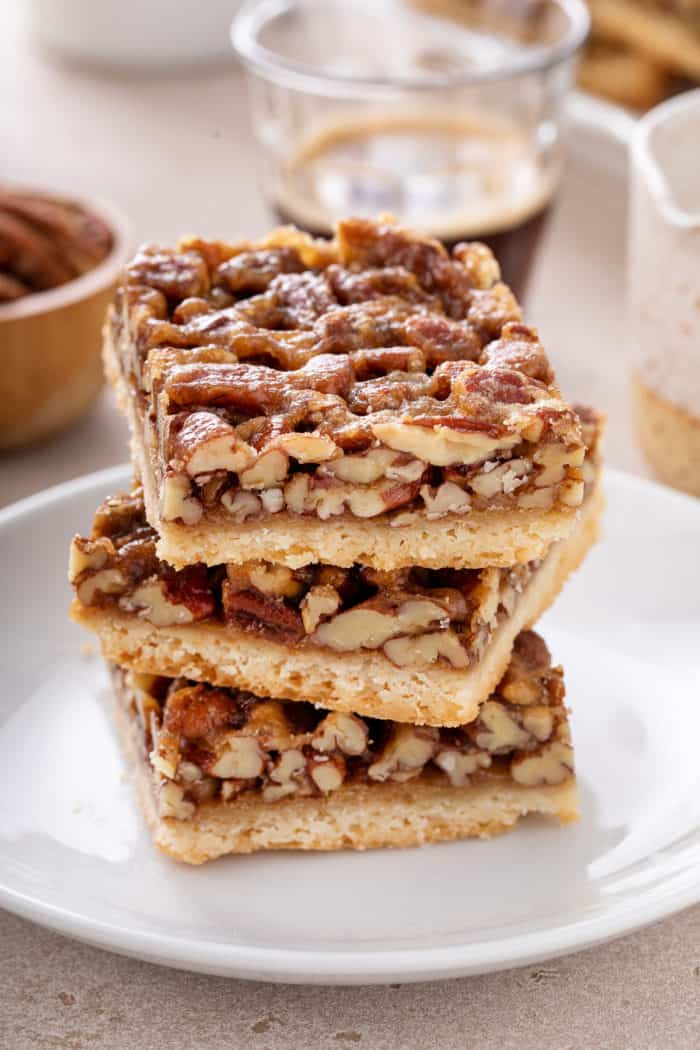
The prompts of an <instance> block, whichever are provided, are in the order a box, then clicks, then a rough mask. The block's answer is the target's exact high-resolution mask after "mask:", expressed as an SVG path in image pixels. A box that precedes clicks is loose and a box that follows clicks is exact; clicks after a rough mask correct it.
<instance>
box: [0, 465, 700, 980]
mask: <svg viewBox="0 0 700 1050" xmlns="http://www.w3.org/2000/svg"><path fill="white" fill-rule="evenodd" d="M126 483H127V471H126V469H124V468H118V469H116V470H111V471H106V472H103V473H101V474H95V475H92V476H90V477H86V478H82V479H80V480H78V481H76V482H71V483H68V484H66V485H62V486H60V487H58V488H55V489H53V490H50V491H49V492H46V493H42V494H41V495H39V496H36V497H33V498H31V499H29V500H26V501H24V502H23V503H21V504H17V505H16V506H15V507H13V508H10V509H8V510H6V511H4V512H3V513H2V514H0V551H1V552H2V565H3V579H4V588H3V590H4V594H3V601H2V612H1V617H2V620H1V623H2V635H1V637H2V645H3V663H4V667H3V675H2V699H1V701H0V903H2V904H3V905H4V906H5V907H7V908H9V909H11V910H12V911H15V912H17V913H18V914H20V915H24V916H26V917H27V918H30V919H33V920H35V921H36V922H40V923H43V924H44V925H46V926H49V927H52V928H53V929H56V930H59V931H61V932H62V933H66V934H70V935H72V936H74V937H78V938H80V939H81V940H84V941H87V942H89V943H91V944H96V945H101V946H103V947H106V948H111V949H112V950H114V951H118V952H123V953H125V954H129V955H133V956H137V957H139V958H142V959H148V960H151V961H154V962H159V963H165V964H167V965H171V966H178V967H182V968H186V969H192V970H200V971H204V972H207V973H213V974H224V975H232V976H238V977H256V978H265V979H268V980H277V981H292V982H309V983H311V982H315V983H335V982H345V983H370V982H382V981H407V980H423V979H429V978H437V977H448V976H457V975H461V974H471V973H478V972H484V971H488V970H494V969H499V968H505V967H509V966H516V965H518V964H524V963H532V962H535V961H540V960H543V959H545V958H548V957H551V956H554V955H559V954H562V953H565V952H570V951H574V950H576V949H578V948H584V947H586V946H588V945H591V944H595V943H597V942H600V941H604V940H607V939H608V938H611V937H615V936H618V935H620V934H623V933H626V932H628V931H630V930H634V929H636V928H637V927H639V926H642V925H644V924H645V923H649V922H652V921H653V920H655V919H659V918H661V917H663V916H665V915H669V914H671V913H672V912H674V911H677V910H678V909H680V908H682V907H684V906H686V905H689V904H692V903H693V902H695V901H698V900H700V773H699V768H698V762H697V740H698V738H699V737H700V559H699V558H698V544H699V539H700V502H695V501H693V500H691V499H689V498H685V497H683V496H680V495H676V494H675V493H672V492H671V491H670V490H666V489H663V488H661V487H659V486H655V485H652V484H649V483H647V482H644V481H641V480H637V479H633V478H630V477H626V476H625V475H621V474H615V473H609V474H608V476H607V490H608V495H609V510H608V514H607V520H606V532H607V536H606V539H605V541H604V542H603V543H602V544H601V545H600V546H599V547H598V548H597V549H596V550H595V551H594V552H593V553H592V554H591V556H590V558H589V560H588V561H587V563H586V566H585V568H584V570H583V571H582V572H581V573H579V575H577V576H576V577H575V579H574V580H573V581H572V582H571V584H570V585H569V587H568V588H567V589H566V591H565V593H564V595H563V596H562V598H561V599H560V600H559V602H558V603H557V605H556V608H555V609H554V610H553V611H552V612H551V613H550V614H549V615H548V616H547V618H546V623H545V624H543V628H544V632H543V633H544V634H545V636H546V638H547V640H548V642H549V644H550V647H551V649H552V651H553V654H554V657H555V659H557V660H561V661H562V662H563V663H564V665H565V667H566V673H567V682H568V690H569V698H570V701H571V703H572V705H573V708H574V727H573V728H574V738H575V743H576V748H577V757H578V770H579V779H580V784H581V794H582V800H583V818H582V820H581V821H580V823H579V824H577V825H574V826H571V827H567V828H564V829H560V828H558V827H556V826H553V825H552V824H549V823H547V822H545V821H544V820H532V821H528V822H525V823H524V824H522V825H521V826H520V827H519V828H518V829H517V830H516V831H515V832H513V833H511V834H508V835H504V836H502V837H501V838H498V839H494V840H493V841H489V842H465V843H456V844H449V845H441V846H430V847H426V848H423V849H414V850H403V851H388V852H382V851H374V852H370V853H365V854H361V853H356V854H353V853H337V854H327V855H302V854H297V855H294V854H274V855H266V856H265V855H258V856H252V857H244V858H227V859H225V860H222V861H217V862H216V863H214V864H211V865H208V866H205V867H203V868H198V869H188V868H186V867H180V866H178V865H176V864H174V863H173V862H171V861H168V860H166V859H164V858H161V857H160V856H158V855H157V854H156V853H155V852H154V851H153V849H152V848H151V845H150V840H149V836H148V834H147V832H146V830H145V828H144V826H143V824H142V821H141V816H140V814H139V812H138V811H137V809H136V805H135V802H134V800H133V798H132V792H131V786H130V784H129V782H128V777H127V776H126V775H125V773H124V770H123V766H122V762H121V759H120V755H119V752H118V749H117V745H116V742H115V739H114V736H113V733H112V727H111V723H110V714H109V701H108V699H107V695H106V685H105V675H104V673H103V670H102V668H101V665H100V661H99V659H98V658H97V657H92V658H91V659H90V658H86V656H85V655H84V654H83V653H81V647H83V645H84V642H85V639H86V636H85V635H84V634H83V633H82V632H81V631H80V630H79V629H78V628H76V627H74V626H73V625H71V624H70V623H69V622H68V620H67V619H66V608H67V605H68V602H69V597H70V596H69V589H68V585H67V583H66V575H65V571H66V570H65V564H66V555H67V547H68V541H69V537H70V536H71V534H72V533H73V532H74V531H76V530H77V529H82V530H84V529H87V528H88V527H89V523H90V520H91V516H92V511H93V510H94V508H95V506H96V505H97V503H98V502H99V500H100V499H101V498H102V497H103V496H104V495H106V494H108V493H109V492H113V491H115V490H117V489H118V488H120V487H121V486H123V485H124V484H126Z"/></svg>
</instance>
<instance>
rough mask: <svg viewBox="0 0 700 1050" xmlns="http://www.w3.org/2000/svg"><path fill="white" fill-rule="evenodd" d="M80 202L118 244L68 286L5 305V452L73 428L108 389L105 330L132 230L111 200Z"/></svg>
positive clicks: (0, 327)
mask: <svg viewBox="0 0 700 1050" xmlns="http://www.w3.org/2000/svg"><path fill="white" fill-rule="evenodd" d="M40 192H41V191H40ZM47 196H51V197H57V196H59V194H56V193H54V192H51V191H47ZM64 196H66V197H67V196H68V194H65V195H64ZM78 203H79V204H80V205H81V206H82V207H84V208H85V210H86V211H88V212H91V213H92V214H95V215H97V216H99V217H100V218H101V219H102V220H103V221H104V222H106V223H107V225H108V226H109V227H110V229H111V231H112V235H113V244H112V249H111V251H110V253H109V255H107V256H106V258H105V259H103V261H102V262H101V263H99V265H98V266H96V267H95V268H94V269H92V270H89V271H88V272H87V273H85V274H83V275H82V276H81V277H77V278H76V279H75V280H73V281H69V282H68V283H67V284H63V285H60V286H59V287H58V288H51V289H50V290H48V291H45V292H34V293H33V294H31V295H27V296H24V297H23V298H22V299H18V300H16V301H15V302H11V303H5V304H0V449H9V448H17V447H19V446H20V445H28V444H30V443H31V442H33V441H38V440H40V439H42V438H45V437H48V436H49V435H50V434H53V433H55V432H56V431H58V430H61V429H62V428H63V427H65V426H68V424H69V423H72V422H74V421H75V420H76V419H78V418H79V417H80V416H81V415H82V414H83V413H84V412H85V411H86V410H87V409H88V408H89V406H90V405H91V404H92V402H93V401H94V399H95V397H96V395H97V393H98V391H99V390H100V388H101V386H102V382H103V376H102V361H101V356H100V343H101V329H102V324H103V322H104V318H105V312H106V310H107V306H108V304H109V302H110V300H111V298H112V295H113V293H114V289H115V286H116V283H117V278H118V276H119V272H120V270H121V268H122V266H123V265H124V263H125V262H126V260H127V258H128V256H129V252H130V248H131V227H130V224H129V222H128V220H127V219H126V218H125V217H124V216H123V215H122V214H121V213H120V212H118V211H117V210H116V209H115V208H113V207H112V206H111V205H106V204H104V203H101V202H98V201H93V200H86V199H85V198H80V199H79V200H78Z"/></svg>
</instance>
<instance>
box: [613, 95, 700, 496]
mask: <svg viewBox="0 0 700 1050" xmlns="http://www.w3.org/2000/svg"><path fill="white" fill-rule="evenodd" d="M631 167H632V172H631V183H632V185H631V203H630V233H629V237H630V243H629V332H630V338H631V343H632V355H633V375H632V398H633V411H634V421H635V426H636V430H637V435H638V437H639V440H640V442H641V445H642V449H643V451H644V453H645V455H646V457H647V459H648V460H649V462H650V464H651V465H652V467H653V468H654V470H655V471H656V473H657V474H658V475H659V477H660V478H661V480H662V481H665V482H667V484H669V485H673V486H674V487H675V488H679V489H683V490H684V491H685V492H690V493H693V494H694V495H696V496H700V91H692V92H688V93H687V94H684V95H680V96H679V97H678V98H675V99H673V100H672V101H670V102H665V103H663V105H661V106H658V107H657V108H656V109H654V110H652V111H651V113H649V114H647V116H646V117H644V118H643V119H642V120H641V121H640V122H639V124H638V125H637V128H636V131H635V134H634V137H633V140H632V150H631Z"/></svg>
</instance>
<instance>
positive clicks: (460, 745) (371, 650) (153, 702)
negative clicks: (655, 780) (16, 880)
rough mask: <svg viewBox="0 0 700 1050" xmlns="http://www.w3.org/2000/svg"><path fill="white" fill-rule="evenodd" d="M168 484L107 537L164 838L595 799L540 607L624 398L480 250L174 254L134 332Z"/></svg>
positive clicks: (503, 823)
mask: <svg viewBox="0 0 700 1050" xmlns="http://www.w3.org/2000/svg"><path fill="white" fill-rule="evenodd" d="M105 359H106V366H107V371H108V374H109V376H110V379H111V380H112V382H113V384H114V386H115V387H116V390H117V393H118V397H119V401H120V404H121V406H122V409H123V411H124V412H125V414H126V415H127V417H128V420H129V424H130V427H131V433H132V451H133V459H134V469H135V476H136V480H135V482H134V487H133V489H132V491H131V492H130V493H128V494H124V495H120V496H116V497H114V498H112V499H108V500H107V501H106V502H105V503H104V504H103V505H102V506H101V507H100V508H99V509H98V511H97V513H96V516H95V520H94V524H93V528H92V534H91V536H90V538H82V537H76V538H75V539H74V541H73V545H72V550H71V564H70V576H71V581H72V583H73V585H74V587H75V592H76V600H75V602H74V605H73V615H74V617H75V619H77V620H78V621H79V622H80V623H82V624H84V625H85V626H86V627H89V628H90V629H92V630H94V631H95V632H96V633H97V635H98V636H99V638H100V641H101V644H102V648H103V651H104V655H105V657H106V658H107V660H108V661H109V663H110V665H111V668H112V676H113V681H114V688H115V692H116V695H117V701H118V723H119V726H120V730H121V735H122V739H123V743H124V747H125V749H126V751H127V752H128V754H129V755H130V757H131V758H132V759H133V762H134V764H135V767H136V776H137V783H138V788H139V795H140V798H141V802H142V805H143V808H144V811H145V813H146V816H147V818H148V821H149V823H150V824H151V826H152V829H153V833H154V838H155V842H156V844H157V845H158V846H159V847H160V848H162V849H163V850H165V851H166V852H168V853H170V854H171V855H172V856H174V857H177V858H179V859H180V860H185V861H189V862H191V863H199V862H201V861H204V860H208V859H210V858H213V857H217V856H220V855H222V854H225V853H244V852H250V851H252V850H258V849H276V848H283V849H338V848H342V847H355V848H365V847H370V846H398V845H400V846H405V845H414V844H419V843H424V842H429V841H437V840H443V839H454V838H461V837H466V836H488V835H492V834H494V833H496V832H498V831H501V830H504V829H506V828H508V827H510V826H512V825H513V824H514V823H515V822H516V820H517V819H518V818H519V817H520V816H523V815H524V814H526V813H530V812H536V813H542V814H550V815H554V816H556V817H558V818H559V819H560V820H562V821H567V820H569V819H573V818H574V817H575V816H576V813H577V795H576V785H575V779H574V772H573V756H572V748H571V741H570V736H569V727H568V722H567V709H566V707H565V705H564V685H563V676H562V671H561V669H560V668H558V667H553V666H552V665H551V659H550V656H549V652H548V650H547V647H546V645H545V643H544V642H543V640H542V639H541V638H540V637H539V636H538V635H536V634H534V633H533V632H532V631H530V630H529V628H530V627H531V625H532V624H533V623H534V622H535V620H536V619H537V618H538V617H539V615H540V614H541V613H542V612H543V611H544V610H545V609H546V608H547V606H548V605H549V604H550V603H551V602H552V601H553V599H554V598H555V596H556V594H557V593H558V591H559V589H560V587H561V586H562V583H563V582H564V580H565V578H566V576H567V575H568V574H569V573H570V572H571V571H572V570H573V569H575V568H576V567H577V566H578V564H579V563H580V561H581V560H582V558H583V557H584V555H585V554H586V551H587V550H588V548H589V547H590V545H591V543H592V542H593V541H594V539H595V536H596V532H597V526H598V519H599V515H600V507H601V497H600V492H599V485H598V466H599V462H598V461H599V454H598V453H599V436H600V429H601V427H600V421H599V419H598V417H597V416H596V414H595V413H593V412H592V411H590V410H583V409H578V410H574V409H573V408H571V407H570V406H569V405H567V404H566V403H565V402H564V401H563V400H562V398H561V396H560V394H559V391H558V389H557V387H556V385H555V384H554V379H553V375H552V370H551V367H550V365H549V362H548V360H547V357H546V356H545V353H544V350H543V349H542V346H541V345H540V343H539V341H538V338H537V335H536V333H535V332H534V331H533V330H532V329H531V328H528V327H527V326H525V325H524V324H523V323H522V321H521V314H520V308H519V306H518V304H517V302H516V301H515V299H514V297H513V295H512V293H511V292H510V290H509V289H508V288H507V287H506V286H505V285H504V284H502V283H501V282H500V279H499V269H498V265H497V263H496V261H495V260H494V258H493V256H492V255H491V254H490V252H489V251H488V250H487V249H486V248H485V247H483V246H482V245H478V244H463V245H459V246H457V248H455V249H454V251H453V252H452V254H451V255H450V254H448V253H447V252H446V251H445V249H444V248H443V247H442V246H441V245H440V244H439V243H438V242H436V241H433V240H431V239H429V238H426V237H423V236H419V235H417V234H414V233H412V232H410V231H408V230H406V229H404V228H401V227H399V226H397V225H395V224H393V223H392V222H390V221H378V222H374V221H369V220H364V219H363V220H360V219H349V220H347V221H344V222H341V223H340V224H339V225H338V227H337V232H336V236H335V238H334V239H333V240H315V239H313V238H311V237H308V236H307V235H305V234H302V233H300V232H299V231H297V230H295V229H291V228H285V229H282V230H277V231H275V232H274V233H273V234H272V235H270V236H269V237H268V238H267V239H266V240H265V241H263V242H262V243H260V244H256V245H253V244H249V243H238V244H225V243H219V242H211V241H202V240H195V239H192V240H188V241H185V242H184V243H182V244H181V245H180V246H179V247H178V249H177V250H166V249H161V248H154V247H147V248H144V249H143V250H142V251H141V252H140V253H139V254H138V255H137V257H136V258H135V259H134V261H133V262H132V264H131V265H130V266H129V267H128V269H127V272H126V274H125V276H124V279H123V282H122V284H121V287H120V289H119V291H118V294H117V297H116V300H115V303H114V306H113V309H112V312H111V316H110V318H109V321H108V324H107V328H106V339H105Z"/></svg>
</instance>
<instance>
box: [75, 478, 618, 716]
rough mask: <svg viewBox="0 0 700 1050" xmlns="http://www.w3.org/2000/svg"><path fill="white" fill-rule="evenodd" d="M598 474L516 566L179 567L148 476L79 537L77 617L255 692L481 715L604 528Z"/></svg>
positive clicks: (360, 706)
mask: <svg viewBox="0 0 700 1050" xmlns="http://www.w3.org/2000/svg"><path fill="white" fill-rule="evenodd" d="M600 509H601V499H600V491H599V488H598V487H597V486H595V485H593V486H592V487H591V489H590V491H589V495H588V496H587V498H586V500H585V501H584V507H583V511H582V515H581V518H580V520H579V521H578V523H577V524H576V527H575V529H574V531H573V533H572V534H571V535H570V536H569V537H567V538H566V539H564V540H560V541H559V542H558V543H556V544H554V545H553V546H552V548H551V549H550V551H549V552H548V553H547V554H546V556H545V557H544V559H541V560H536V561H532V562H525V563H521V564H518V565H515V566H512V567H510V568H494V567H490V568H487V569H429V568H422V567H421V568H417V567H414V568H410V569H397V570H394V571H392V572H388V571H381V570H377V569H371V568H368V567H367V566H362V565H358V564H355V565H353V566H351V567H349V568H342V567H340V566H332V565H323V564H318V563H317V564H314V565H306V566H303V567H301V568H298V569H291V568H289V567H288V566H286V565H280V564H278V563H272V562H262V561H256V562H247V563H245V564H244V565H232V564H228V565H221V566H216V567H207V566H205V565H203V564H201V563H200V564H198V565H191V566H187V567H186V568H184V569H180V570H177V569H174V568H172V566H170V565H168V564H167V563H166V562H163V561H160V560H159V559H158V556H157V553H156V548H157V536H156V534H155V532H154V530H153V529H152V528H151V526H150V525H149V524H148V522H147V521H146V518H145V514H144V507H143V502H142V499H141V494H140V491H139V490H136V491H135V492H134V493H133V494H132V495H130V496H127V495H124V496H120V497H116V498H114V499H109V500H107V501H106V502H105V503H104V504H103V506H102V507H100V508H99V510H98V511H97V514H96V516H95V521H94V525H93V531H92V537H91V538H84V537H79V536H78V537H75V539H74V540H73V543H72V547H71V557H70V569H69V572H70V578H71V582H72V583H73V586H74V588H75V593H76V601H75V603H74V605H73V616H74V618H75V619H76V620H78V621H79V622H80V623H82V624H83V625H85V626H86V627H88V628H90V629H91V630H94V631H96V632H97V634H98V636H99V638H100V641H101V643H102V648H103V652H104V655H105V657H106V658H107V659H108V660H110V661H111V662H114V663H118V664H122V665H125V666H128V667H131V668H135V669H136V670H138V671H145V672H153V673H162V674H167V675H170V676H172V677H175V676H178V675H186V676H187V677H190V678H195V679H198V680H200V681H205V682H211V683H213V684H215V685H221V686H227V685H228V686H231V685H235V686H239V687H241V688H245V689H250V690H251V691H253V692H256V693H258V694H259V695H266V696H267V695H269V696H274V697H284V698H287V699H295V700H313V701H314V702H316V703H321V704H323V706H326V707H329V708H333V709H335V710H342V711H351V712H358V713H360V714H367V715H373V716H376V717H381V718H396V719H400V720H406V721H420V722H425V723H429V724H433V725H448V724H452V725H454V724H459V723H460V722H462V721H465V720H468V719H471V718H473V716H474V711H475V710H476V707H477V706H478V704H479V703H480V702H481V701H483V700H484V698H485V697H486V696H488V694H489V692H490V691H491V689H492V688H493V686H494V685H495V683H496V682H497V681H498V679H499V678H500V677H501V675H502V674H503V671H504V669H505V667H506V665H507V663H508V659H509V656H510V651H511V648H512V645H513V641H514V639H515V637H516V635H517V633H518V631H520V630H521V629H522V628H523V627H524V626H529V625H530V624H532V623H534V622H535V621H536V620H537V618H538V617H539V616H540V615H541V613H542V612H543V611H544V610H545V609H546V608H547V606H548V605H549V604H550V603H551V602H552V601H553V600H554V598H555V597H556V595H557V593H558V591H559V589H560V588H561V586H562V584H563V582H564V580H565V579H566V577H567V576H568V575H569V573H570V572H572V571H573V570H574V569H575V568H576V567H577V565H578V564H579V563H580V561H581V560H582V558H583V557H584V555H585V553H586V552H587V550H588V549H589V547H590V545H591V543H592V542H593V540H594V539H595V537H596V535H597V530H598V520H599V516H600Z"/></svg>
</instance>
